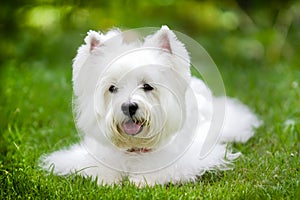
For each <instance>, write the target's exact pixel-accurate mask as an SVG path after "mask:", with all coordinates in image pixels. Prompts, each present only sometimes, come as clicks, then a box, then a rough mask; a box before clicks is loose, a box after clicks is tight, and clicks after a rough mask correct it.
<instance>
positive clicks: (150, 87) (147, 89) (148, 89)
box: [143, 83, 153, 92]
mask: <svg viewBox="0 0 300 200" xmlns="http://www.w3.org/2000/svg"><path fill="white" fill-rule="evenodd" d="M143 89H144V91H145V92H146V91H151V90H153V87H152V86H151V85H149V84H147V83H145V84H144V85H143Z"/></svg>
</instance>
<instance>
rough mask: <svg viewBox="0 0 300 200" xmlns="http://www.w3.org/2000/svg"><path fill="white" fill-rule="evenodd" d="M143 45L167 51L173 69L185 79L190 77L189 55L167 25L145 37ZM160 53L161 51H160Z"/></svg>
mask: <svg viewBox="0 0 300 200" xmlns="http://www.w3.org/2000/svg"><path fill="white" fill-rule="evenodd" d="M143 46H144V47H154V48H159V49H161V50H163V51H164V52H167V53H168V54H169V55H171V56H169V59H171V60H172V61H173V67H174V69H175V71H177V72H178V73H179V74H181V75H182V76H183V77H184V78H185V79H186V80H189V78H190V56H189V53H188V51H187V50H186V48H185V46H184V44H183V43H182V42H180V41H179V40H178V38H177V36H176V35H175V33H174V32H173V31H171V30H170V29H169V28H168V27H167V26H162V27H161V29H160V30H158V31H157V32H156V33H154V34H153V35H150V36H148V37H146V38H145V42H144V45H143ZM160 53H161V52H160Z"/></svg>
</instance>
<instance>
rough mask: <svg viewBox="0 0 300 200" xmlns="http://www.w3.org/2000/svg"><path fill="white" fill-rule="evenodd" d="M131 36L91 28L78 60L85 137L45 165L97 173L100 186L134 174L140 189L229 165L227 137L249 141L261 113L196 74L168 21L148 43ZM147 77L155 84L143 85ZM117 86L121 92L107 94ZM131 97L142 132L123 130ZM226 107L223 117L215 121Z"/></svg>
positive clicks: (77, 92) (80, 124)
mask: <svg viewBox="0 0 300 200" xmlns="http://www.w3.org/2000/svg"><path fill="white" fill-rule="evenodd" d="M128 38H129V39H128ZM129 40H130V37H128V36H126V35H123V34H122V32H121V31H119V30H113V31H109V32H108V33H107V34H102V33H99V32H95V31H90V32H88V35H87V37H86V38H85V44H84V45H82V46H81V47H80V48H79V49H78V54H77V56H76V58H75V60H74V64H73V88H74V96H75V100H74V107H75V112H76V125H77V128H78V130H79V132H80V135H81V136H82V141H81V143H80V144H75V145H73V146H71V147H70V148H69V149H64V150H60V151H57V152H54V153H52V154H50V155H45V156H43V157H42V159H41V164H40V165H41V167H42V168H43V169H45V170H48V171H53V172H54V173H55V174H57V175H68V174H71V173H77V174H80V175H82V176H92V177H93V178H96V177H97V178H98V179H97V180H98V183H99V184H114V183H120V182H121V181H122V179H123V178H128V179H129V180H130V181H132V182H134V183H135V184H136V185H139V186H143V185H145V184H148V185H154V184H165V183H168V182H172V183H178V182H186V181H194V180H196V178H197V177H198V176H200V175H202V174H203V173H204V172H206V171H208V170H214V169H220V170H226V169H230V168H231V163H232V161H233V160H234V159H235V158H237V157H238V156H239V155H240V153H232V152H231V151H230V150H229V149H227V142H233V141H235V142H246V141H247V140H248V139H249V138H250V137H251V136H253V134H254V131H253V128H255V127H258V126H259V125H260V121H259V120H258V119H257V117H256V116H255V115H254V114H253V113H252V112H251V111H250V110H249V109H248V108H247V107H246V106H245V105H243V104H242V103H240V102H239V101H237V100H233V99H230V98H226V97H213V96H212V94H211V91H210V90H209V88H208V87H207V86H206V85H205V84H204V83H203V81H201V80H199V79H197V78H194V77H191V73H190V69H189V67H190V58H189V55H188V52H187V50H186V49H185V47H184V45H183V44H182V43H181V42H180V41H178V39H177V38H176V35H175V34H174V33H173V32H172V31H171V30H169V29H168V28H167V27H166V26H163V27H162V28H161V29H160V30H159V31H157V32H156V33H155V34H153V35H150V36H148V37H146V38H145V40H144V41H134V42H132V41H129ZM159 49H160V51H159ZM141 77H142V79H141ZM140 79H141V80H140ZM145 82H147V84H148V83H149V84H152V85H151V86H153V88H154V89H153V90H152V91H145V89H144V90H143V89H141V87H143V85H141V84H145ZM112 84H114V86H115V85H117V86H118V88H117V89H118V90H117V89H115V90H113V91H115V92H108V90H109V89H108V88H109V86H111V85H112ZM128 99H129V100H128ZM127 101H130V102H133V101H134V102H137V104H138V105H139V109H138V110H137V113H136V114H135V115H136V119H138V120H141V121H142V120H145V121H146V122H147V124H148V125H147V126H146V125H144V126H145V127H143V129H142V128H141V130H140V131H141V133H139V134H137V135H136V136H128V135H127V134H126V133H124V130H120V129H122V123H123V124H124V121H126V120H128V116H126V115H124V113H122V111H121V109H120V108H121V104H123V103H124V102H127ZM223 107H224V109H225V117H224V120H223V117H222V118H221V121H217V122H216V121H214V116H223V115H222V114H223V113H222V108H223ZM219 108H221V109H220V110H219ZM218 112H219V113H218ZM148 118H149V119H148ZM217 119H218V118H217ZM146 122H143V123H146ZM133 126H135V125H134V124H133ZM215 126H218V127H219V128H220V129H218V128H217V129H216V130H215V129H214V127H215ZM137 128H139V127H137ZM125 132H126V131H125ZM140 135H141V136H140ZM134 137H135V138H134ZM139 137H140V138H139ZM131 138H133V139H132V140H131ZM143 138H146V139H143ZM149 138H151V141H150V139H149ZM210 139H211V140H210ZM206 143H210V144H209V145H207V144H206ZM130 149H138V150H137V151H136V150H130ZM143 149H147V151H145V152H143ZM148 149H149V151H148Z"/></svg>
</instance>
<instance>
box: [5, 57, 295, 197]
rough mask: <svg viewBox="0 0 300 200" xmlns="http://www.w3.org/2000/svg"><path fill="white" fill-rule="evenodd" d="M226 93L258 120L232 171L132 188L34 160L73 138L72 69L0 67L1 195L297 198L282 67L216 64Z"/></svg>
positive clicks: (291, 103) (290, 94)
mask: <svg viewBox="0 0 300 200" xmlns="http://www.w3.org/2000/svg"><path fill="white" fill-rule="evenodd" d="M220 71H221V74H222V76H223V79H224V83H225V86H226V90H227V93H228V94H229V95H230V96H234V97H237V98H239V99H241V100H242V101H243V102H245V103H246V104H248V105H249V106H250V107H251V108H252V109H253V110H254V111H255V112H256V113H258V115H259V116H260V118H261V119H262V120H263V121H264V125H263V126H262V127H260V128H259V129H258V130H257V131H256V135H255V136H254V137H253V138H252V139H251V140H250V141H249V142H247V143H246V144H244V145H241V144H233V148H234V149H235V150H236V151H241V152H242V153H243V156H241V157H240V158H239V159H238V160H237V161H236V162H235V168H234V170H232V171H225V172H208V173H206V174H205V175H204V176H202V177H200V178H199V180H198V181H197V182H196V183H187V184H182V185H172V184H169V185H166V186H160V185H158V186H155V187H154V188H150V187H146V188H142V189H139V188H136V187H135V186H133V185H132V184H130V183H128V182H127V181H124V183H123V184H122V185H121V186H120V185H115V186H113V187H111V186H104V187H99V186H97V184H96V183H95V181H92V180H90V179H84V178H81V177H78V176H75V175H74V176H70V177H57V176H54V175H47V174H46V173H45V172H43V171H41V170H40V169H39V168H38V166H37V162H38V159H39V157H40V156H41V155H42V154H44V153H47V152H51V151H54V150H57V149H59V148H63V147H66V146H68V145H70V144H72V143H75V142H76V141H78V137H77V134H76V129H75V126H74V122H73V116H72V104H71V100H72V88H71V67H70V66H68V65H66V66H60V67H53V68H50V69H49V68H46V67H43V66H42V64H40V63H36V64H33V65H32V66H30V67H29V66H26V64H24V65H22V66H18V67H16V66H15V65H14V63H11V64H9V65H7V66H5V67H3V68H2V71H1V85H2V87H1V90H2V91H1V107H0V112H1V122H0V123H1V136H0V156H1V157H0V175H1V176H0V182H1V186H0V199H17V198H20V199H30V198H34V199H74V198H76V199H77V198H78V199H101V198H111V199H124V198H126V199H132V198H137V199H158V198H162V199H192V198H196V199H198V198H205V199H206V198H209V199H274V198H275V199H296V197H299V196H300V176H299V173H300V172H299V170H300V165H299V160H300V159H299V158H300V156H299V149H300V123H299V121H300V106H299V99H300V92H299V91H300V90H299V87H300V86H299V77H300V71H299V69H298V68H296V67H294V66H289V65H284V64H280V65H274V66H272V67H269V66H259V65H256V66H252V67H250V66H246V67H245V66H239V65H225V66H222V67H220Z"/></svg>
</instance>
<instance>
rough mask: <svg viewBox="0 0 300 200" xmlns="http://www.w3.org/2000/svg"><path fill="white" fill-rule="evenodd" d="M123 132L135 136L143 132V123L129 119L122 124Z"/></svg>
mask: <svg viewBox="0 0 300 200" xmlns="http://www.w3.org/2000/svg"><path fill="white" fill-rule="evenodd" d="M123 130H124V132H125V133H126V134H128V135H132V136H134V135H137V134H139V133H140V132H141V131H142V130H143V123H142V122H140V121H134V120H132V119H129V120H128V121H126V122H124V123H123Z"/></svg>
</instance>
